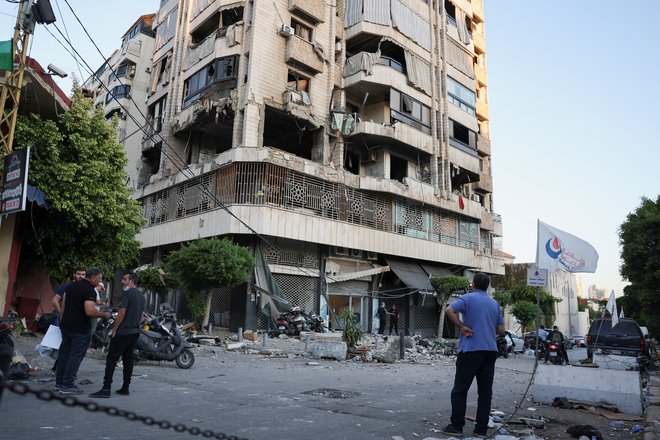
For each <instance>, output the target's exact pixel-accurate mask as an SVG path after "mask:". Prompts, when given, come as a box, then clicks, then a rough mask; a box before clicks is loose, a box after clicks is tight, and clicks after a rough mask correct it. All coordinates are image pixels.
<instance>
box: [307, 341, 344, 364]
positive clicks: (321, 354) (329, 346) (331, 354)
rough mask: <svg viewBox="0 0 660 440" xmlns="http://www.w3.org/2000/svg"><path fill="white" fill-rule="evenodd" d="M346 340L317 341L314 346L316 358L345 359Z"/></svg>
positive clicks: (313, 351)
mask: <svg viewBox="0 0 660 440" xmlns="http://www.w3.org/2000/svg"><path fill="white" fill-rule="evenodd" d="M346 351H347V347H346V342H344V341H316V343H314V347H313V348H312V355H313V356H314V358H315V359H321V358H330V359H337V360H338V361H343V360H345V359H346Z"/></svg>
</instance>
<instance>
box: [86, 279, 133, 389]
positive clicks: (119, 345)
mask: <svg viewBox="0 0 660 440" xmlns="http://www.w3.org/2000/svg"><path fill="white" fill-rule="evenodd" d="M121 283H122V285H123V286H124V293H123V294H122V296H121V305H120V306H119V314H118V315H117V319H116V320H115V325H114V327H113V328H112V339H110V346H109V347H108V357H107V358H106V361H105V375H104V376H103V388H101V389H100V390H99V391H97V392H95V393H92V394H90V395H89V397H106V398H107V397H110V386H111V385H112V376H113V374H114V373H115V367H116V366H117V361H119V358H120V357H121V359H122V362H123V364H124V371H123V376H124V383H123V384H122V387H121V388H120V389H118V390H117V391H116V393H117V394H120V395H122V396H128V394H129V391H128V387H129V385H130V384H131V376H132V375H133V348H134V346H135V342H136V341H137V339H138V336H139V335H140V329H139V327H140V321H141V319H142V312H143V311H144V306H145V304H146V300H145V299H144V295H142V292H140V291H139V290H138V289H137V288H136V285H137V276H136V275H135V272H128V273H125V274H124V276H123V277H122V279H121Z"/></svg>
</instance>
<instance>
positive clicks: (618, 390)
mask: <svg viewBox="0 0 660 440" xmlns="http://www.w3.org/2000/svg"><path fill="white" fill-rule="evenodd" d="M531 391H532V398H533V399H534V400H535V401H536V402H539V403H545V404H552V401H553V400H554V398H555V397H566V398H567V399H568V400H579V401H582V402H593V403H594V404H598V403H608V404H611V405H616V407H617V408H618V409H619V411H620V412H624V413H629V414H636V415H643V414H644V410H643V407H642V384H641V380H640V375H639V372H638V371H621V370H610V369H604V368H581V367H560V366H556V365H539V366H538V368H537V370H536V375H535V376H534V382H533V384H532V388H531Z"/></svg>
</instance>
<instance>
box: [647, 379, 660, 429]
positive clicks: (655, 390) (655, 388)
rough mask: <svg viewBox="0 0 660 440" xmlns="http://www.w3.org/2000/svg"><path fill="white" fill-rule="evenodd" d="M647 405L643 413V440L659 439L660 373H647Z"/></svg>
mask: <svg viewBox="0 0 660 440" xmlns="http://www.w3.org/2000/svg"><path fill="white" fill-rule="evenodd" d="M648 388H649V406H648V408H646V411H645V413H644V421H645V426H646V430H645V433H644V440H658V439H660V375H659V374H658V371H654V372H652V373H649V384H648Z"/></svg>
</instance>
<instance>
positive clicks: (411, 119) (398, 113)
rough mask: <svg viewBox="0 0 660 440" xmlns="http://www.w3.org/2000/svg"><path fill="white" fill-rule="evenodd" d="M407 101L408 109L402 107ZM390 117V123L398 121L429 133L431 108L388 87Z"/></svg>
mask: <svg viewBox="0 0 660 440" xmlns="http://www.w3.org/2000/svg"><path fill="white" fill-rule="evenodd" d="M406 103H409V105H410V109H409V110H407V109H404V105H406ZM390 118H391V120H392V122H391V123H392V124H393V123H395V122H397V121H400V122H402V123H404V124H406V125H410V126H412V127H414V128H416V129H417V130H420V131H422V132H424V133H426V134H431V108H430V107H428V106H426V105H424V104H422V102H421V101H418V100H416V99H415V98H413V97H412V96H410V95H407V94H405V93H403V92H400V91H398V90H396V89H393V88H392V89H390Z"/></svg>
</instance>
